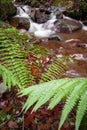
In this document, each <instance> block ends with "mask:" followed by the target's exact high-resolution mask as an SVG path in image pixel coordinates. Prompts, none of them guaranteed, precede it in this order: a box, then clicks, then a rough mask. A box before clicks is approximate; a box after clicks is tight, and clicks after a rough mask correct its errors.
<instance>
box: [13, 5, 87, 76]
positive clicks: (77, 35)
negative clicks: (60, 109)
mask: <svg viewBox="0 0 87 130" xmlns="http://www.w3.org/2000/svg"><path fill="white" fill-rule="evenodd" d="M16 7H17V10H18V12H17V15H16V16H15V17H25V18H28V20H29V22H30V28H29V30H28V32H33V33H34V35H35V36H36V37H39V38H48V37H49V36H52V35H54V34H57V35H58V36H60V37H61V39H62V41H57V40H50V41H46V40H44V41H42V42H41V43H40V44H41V45H44V46H46V47H47V48H49V49H51V50H53V52H55V53H56V55H57V56H58V57H60V56H63V55H68V56H71V57H74V58H75V59H76V62H75V63H73V64H72V65H71V66H70V68H69V70H67V72H66V74H65V77H87V26H84V25H83V24H82V22H81V21H77V20H74V19H72V18H69V17H66V16H64V15H63V20H64V22H65V21H66V22H68V23H69V24H71V23H72V26H75V25H77V26H78V24H79V25H81V26H82V28H81V29H77V30H76V31H73V32H72V30H71V31H70V32H69V33H66V32H65V33H64V32H58V30H57V29H56V28H55V24H54V23H55V21H56V20H57V19H56V15H55V14H54V13H51V15H50V19H49V20H48V21H46V22H45V23H41V24H39V23H35V22H34V21H32V20H31V17H30V11H31V7H29V6H17V5H16ZM37 10H38V9H37ZM70 29H71V28H70Z"/></svg>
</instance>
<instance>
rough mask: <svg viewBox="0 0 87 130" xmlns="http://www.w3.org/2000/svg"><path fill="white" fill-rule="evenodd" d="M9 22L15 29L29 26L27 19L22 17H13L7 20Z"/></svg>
mask: <svg viewBox="0 0 87 130" xmlns="http://www.w3.org/2000/svg"><path fill="white" fill-rule="evenodd" d="M9 23H10V24H11V25H12V26H14V27H16V28H17V29H26V30H28V29H29V27H30V22H29V19H27V18H24V17H13V18H11V19H10V20H9Z"/></svg>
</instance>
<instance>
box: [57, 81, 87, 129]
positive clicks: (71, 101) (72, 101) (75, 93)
mask: <svg viewBox="0 0 87 130" xmlns="http://www.w3.org/2000/svg"><path fill="white" fill-rule="evenodd" d="M86 84H87V82H86V81H85V80H84V79H83V81H80V80H79V84H77V85H76V86H75V87H74V90H72V92H71V93H70V95H69V96H68V98H67V100H66V104H65V106H64V108H63V112H62V116H61V120H60V125H59V130H60V128H61V127H62V125H63V123H64V121H65V119H66V118H67V116H68V114H69V112H70V111H71V110H72V108H73V107H74V106H75V105H76V102H77V101H78V100H79V98H80V95H81V93H82V92H83V91H84V90H86V89H87V86H86ZM70 87H72V86H70Z"/></svg>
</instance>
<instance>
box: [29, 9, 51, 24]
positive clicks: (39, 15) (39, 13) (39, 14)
mask: <svg viewBox="0 0 87 130" xmlns="http://www.w3.org/2000/svg"><path fill="white" fill-rule="evenodd" d="M50 14H51V12H50V11H48V10H46V9H44V8H38V9H35V10H33V11H32V12H31V19H32V20H33V21H34V22H37V23H45V22H47V20H49V19H50Z"/></svg>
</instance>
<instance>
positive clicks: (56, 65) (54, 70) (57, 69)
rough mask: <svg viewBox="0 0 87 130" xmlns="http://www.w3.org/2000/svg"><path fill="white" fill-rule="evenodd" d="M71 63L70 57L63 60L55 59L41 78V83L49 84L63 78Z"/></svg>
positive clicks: (62, 58)
mask: <svg viewBox="0 0 87 130" xmlns="http://www.w3.org/2000/svg"><path fill="white" fill-rule="evenodd" d="M69 63H71V59H70V57H67V56H64V57H61V58H57V57H55V58H53V61H52V63H50V64H49V65H48V67H47V69H46V71H45V72H44V73H42V76H41V82H47V81H50V80H55V79H58V78H61V77H62V76H63V75H64V73H65V72H66V70H67V69H68V66H69Z"/></svg>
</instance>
